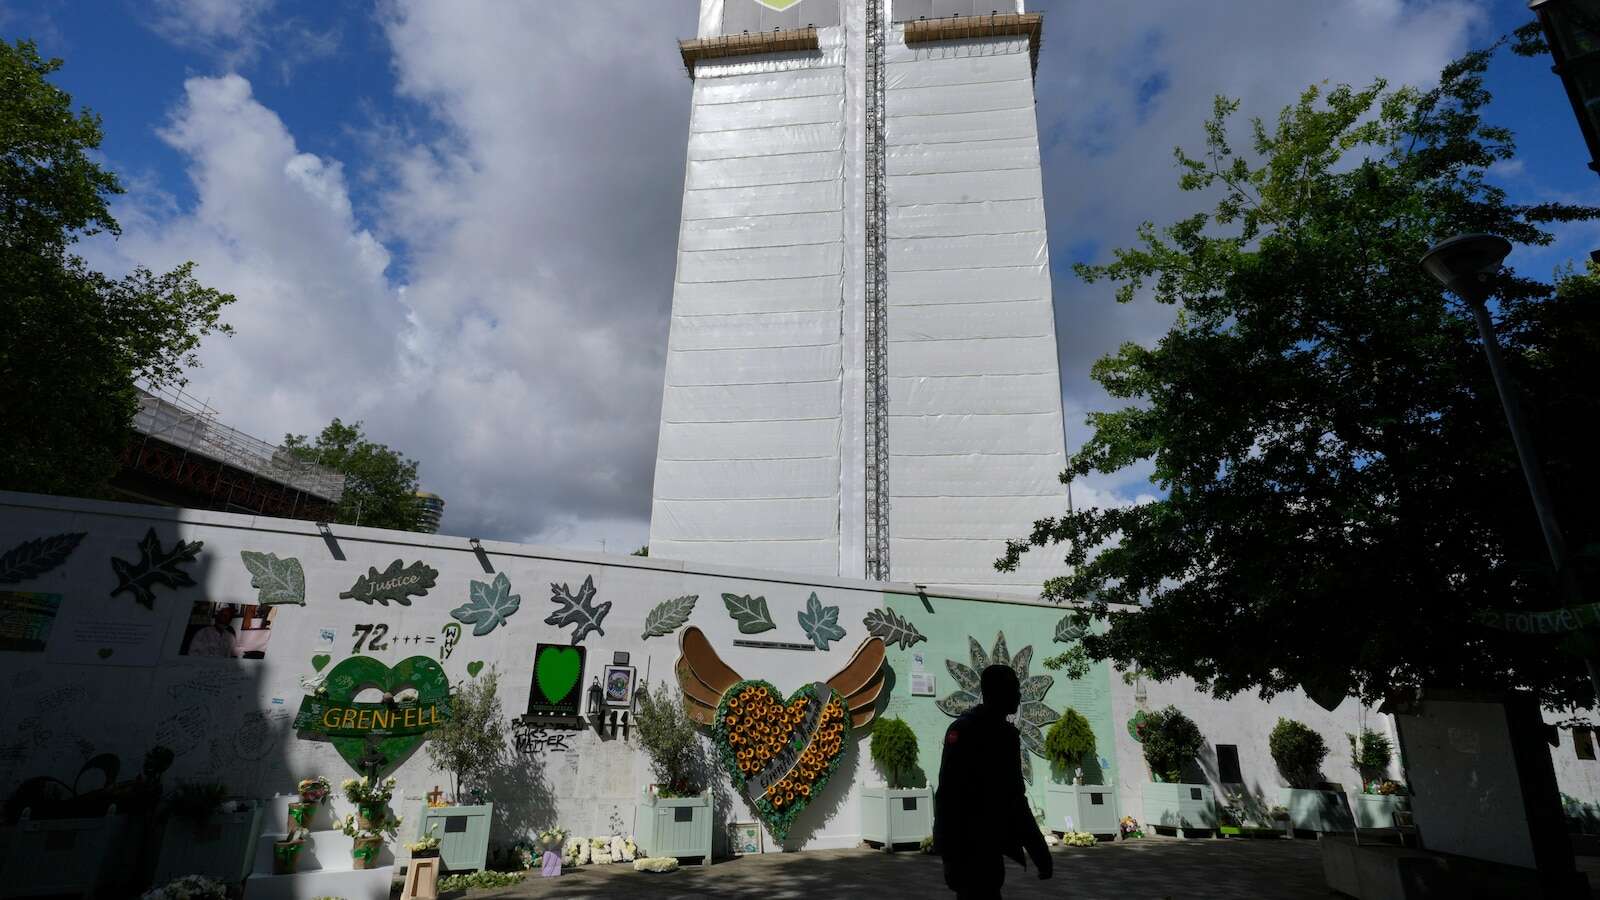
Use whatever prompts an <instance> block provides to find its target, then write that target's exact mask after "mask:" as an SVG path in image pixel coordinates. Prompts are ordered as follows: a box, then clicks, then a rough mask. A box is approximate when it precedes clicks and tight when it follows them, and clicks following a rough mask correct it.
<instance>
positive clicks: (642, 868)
mask: <svg viewBox="0 0 1600 900" xmlns="http://www.w3.org/2000/svg"><path fill="white" fill-rule="evenodd" d="M677 868H678V861H677V860H676V859H673V858H672V857H670V856H646V857H644V858H643V859H636V860H634V861H633V870H634V871H635V872H672V871H675V870H676V869H677Z"/></svg>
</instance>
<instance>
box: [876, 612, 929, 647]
mask: <svg viewBox="0 0 1600 900" xmlns="http://www.w3.org/2000/svg"><path fill="white" fill-rule="evenodd" d="M861 624H863V625H865V626H867V634H870V635H872V636H873V637H877V638H883V642H884V643H885V644H899V645H900V649H901V650H905V649H908V648H910V646H911V645H912V644H915V643H916V642H918V641H925V640H927V639H928V638H927V636H926V635H924V634H923V633H922V632H920V631H918V630H917V626H915V625H913V624H911V622H910V621H909V620H907V619H906V618H905V617H904V616H901V615H899V614H897V613H896V612H895V611H894V610H892V609H874V610H872V611H870V612H868V613H867V617H866V618H865V619H862V620H861Z"/></svg>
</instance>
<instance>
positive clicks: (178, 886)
mask: <svg viewBox="0 0 1600 900" xmlns="http://www.w3.org/2000/svg"><path fill="white" fill-rule="evenodd" d="M227 896H228V889H227V888H225V887H223V885H222V883H221V882H220V881H212V880H211V879H209V878H207V877H205V876H204V875H185V876H183V877H182V878H175V879H173V880H172V881H169V882H167V883H166V884H164V885H162V886H161V887H158V888H154V889H152V890H149V891H146V892H145V893H144V895H143V896H142V897H140V898H139V900H226V898H227Z"/></svg>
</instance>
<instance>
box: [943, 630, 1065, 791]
mask: <svg viewBox="0 0 1600 900" xmlns="http://www.w3.org/2000/svg"><path fill="white" fill-rule="evenodd" d="M967 655H968V656H969V657H970V658H971V665H970V666H969V665H964V664H962V663H960V662H957V661H956V660H953V659H947V660H945V661H944V665H945V668H946V669H948V670H949V672H950V677H951V678H954V679H955V682H956V686H957V687H959V688H960V690H958V691H956V692H955V693H953V694H951V695H950V696H948V697H943V698H940V699H939V700H938V701H936V702H935V704H934V705H935V706H937V707H939V711H940V712H942V713H944V714H945V715H947V716H961V715H964V714H965V713H967V712H968V711H969V710H971V709H972V708H973V707H974V706H977V705H978V704H979V703H980V702H982V700H983V696H982V693H981V690H980V683H981V681H982V673H983V670H984V669H987V668H989V667H990V666H991V665H995V666H1010V667H1011V669H1012V671H1014V672H1016V673H1017V681H1018V682H1019V683H1020V684H1021V686H1022V704H1021V706H1020V707H1019V708H1018V709H1017V722H1016V725H1017V733H1018V734H1019V735H1021V737H1022V777H1023V778H1025V779H1027V780H1028V781H1032V780H1033V763H1032V762H1030V760H1029V755H1028V754H1029V753H1030V752H1032V753H1036V754H1038V755H1039V756H1044V755H1045V753H1044V726H1046V725H1049V724H1050V723H1051V722H1054V721H1055V720H1057V719H1059V718H1061V715H1060V713H1057V712H1056V711H1055V710H1053V709H1051V708H1050V707H1049V706H1048V705H1047V704H1046V703H1045V702H1044V696H1045V694H1047V693H1049V691H1050V686H1051V685H1053V684H1055V678H1054V677H1053V676H1050V675H1029V674H1028V667H1029V666H1030V665H1031V664H1032V662H1033V645H1031V644H1030V645H1028V646H1026V647H1023V648H1022V649H1021V650H1018V651H1017V653H1016V655H1014V656H1013V655H1012V653H1011V651H1010V649H1009V648H1007V647H1006V636H1005V632H1000V633H999V634H998V635H996V636H995V639H994V648H993V649H992V650H990V651H989V652H988V653H985V652H983V646H982V645H980V644H979V643H978V639H977V638H974V637H970V636H969V637H968V638H967Z"/></svg>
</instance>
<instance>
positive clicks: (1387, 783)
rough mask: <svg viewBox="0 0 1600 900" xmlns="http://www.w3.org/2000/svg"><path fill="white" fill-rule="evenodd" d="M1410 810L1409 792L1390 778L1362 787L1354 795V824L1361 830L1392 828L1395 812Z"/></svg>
mask: <svg viewBox="0 0 1600 900" xmlns="http://www.w3.org/2000/svg"><path fill="white" fill-rule="evenodd" d="M1410 808H1411V792H1410V791H1408V790H1406V786H1405V785H1403V784H1401V783H1400V782H1398V781H1395V780H1394V779H1392V778H1384V779H1380V780H1376V781H1372V782H1369V783H1368V784H1365V785H1362V787H1361V793H1359V794H1357V795H1356V806H1355V818H1356V824H1357V825H1359V826H1360V827H1362V828H1393V827H1394V814H1395V812H1396V811H1401V812H1403V811H1405V810H1409V809H1410Z"/></svg>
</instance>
